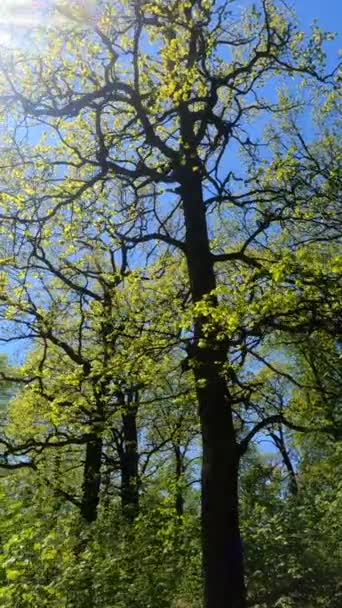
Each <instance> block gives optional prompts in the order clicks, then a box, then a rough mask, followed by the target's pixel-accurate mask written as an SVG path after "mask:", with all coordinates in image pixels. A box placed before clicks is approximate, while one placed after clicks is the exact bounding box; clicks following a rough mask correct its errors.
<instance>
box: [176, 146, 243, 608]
mask: <svg viewBox="0 0 342 608" xmlns="http://www.w3.org/2000/svg"><path fill="white" fill-rule="evenodd" d="M198 166H200V159H198V158H196V157H195V154H194V153H192V156H191V159H190V160H189V161H188V164H187V165H186V166H185V167H184V169H183V172H182V175H181V178H180V183H181V189H180V190H181V196H182V202H183V211H184V217H185V227H186V257H187V265H188V272H189V278H190V284H191V292H192V299H193V301H194V302H198V301H199V300H201V299H202V298H203V297H204V296H207V297H208V296H209V299H210V305H211V306H213V307H215V306H217V299H216V296H215V295H214V294H213V295H211V296H210V294H211V293H212V292H213V290H215V288H216V279H215V272H214V267H213V260H212V255H211V252H210V246H209V238H208V228H207V223H206V212H205V204H204V201H203V193H202V182H201V177H200V176H199V175H198ZM204 326H205V319H203V318H196V319H195V320H194V355H193V370H194V375H195V381H196V391H197V399H198V404H199V415H200V421H201V433H202V446H203V449H202V500H201V512H202V551H203V574H204V607H205V608H244V607H245V606H246V599H245V598H246V593H245V584H244V565H243V553H242V545H241V538H240V529H239V515H238V513H239V511H238V467H239V450H238V445H237V442H236V438H235V431H234V426H233V415H232V408H231V403H230V398H229V393H228V388H227V384H226V380H225V378H224V377H223V373H222V372H223V366H224V364H225V363H226V361H227V353H228V343H227V342H222V341H219V340H217V335H216V332H215V328H211V330H210V334H209V335H208V334H207V333H206V332H205V331H204ZM201 340H204V342H205V346H204V347H203V348H201V347H200V346H201V344H200V341H201Z"/></svg>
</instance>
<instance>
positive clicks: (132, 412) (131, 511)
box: [120, 394, 139, 521]
mask: <svg viewBox="0 0 342 608" xmlns="http://www.w3.org/2000/svg"><path fill="white" fill-rule="evenodd" d="M137 410H138V404H137V396H136V395H133V394H132V395H128V398H127V405H126V406H124V410H123V413H122V432H123V446H122V451H121V453H120V461H121V462H120V464H121V506H122V512H123V515H124V516H125V517H126V518H127V519H128V520H129V521H132V520H134V519H135V517H136V516H137V515H138V513H139V469H138V461H139V458H138V431H137Z"/></svg>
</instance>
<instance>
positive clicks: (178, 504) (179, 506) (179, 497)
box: [173, 443, 184, 521]
mask: <svg viewBox="0 0 342 608" xmlns="http://www.w3.org/2000/svg"><path fill="white" fill-rule="evenodd" d="M173 447H174V452H175V460H176V500H175V508H176V515H177V518H178V520H179V521H181V519H182V517H183V513H184V497H183V488H182V477H183V472H184V470H183V469H184V467H183V456H182V450H181V446H180V445H179V444H178V443H176V444H175V445H174V446H173Z"/></svg>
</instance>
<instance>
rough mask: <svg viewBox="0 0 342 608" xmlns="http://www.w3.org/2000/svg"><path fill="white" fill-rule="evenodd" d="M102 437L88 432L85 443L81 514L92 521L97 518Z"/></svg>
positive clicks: (88, 520) (89, 521)
mask: <svg viewBox="0 0 342 608" xmlns="http://www.w3.org/2000/svg"><path fill="white" fill-rule="evenodd" d="M101 457H102V439H101V437H98V436H97V435H96V433H90V434H89V436H88V441H87V443H86V455H85V463H84V477H83V485H82V500H81V515H82V517H83V518H84V519H85V520H86V521H87V522H88V523H92V522H93V521H95V520H96V518H97V506H98V503H99V498H100V484H101Z"/></svg>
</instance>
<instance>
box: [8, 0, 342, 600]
mask: <svg viewBox="0 0 342 608" xmlns="http://www.w3.org/2000/svg"><path fill="white" fill-rule="evenodd" d="M236 6H237V5H234V4H233V3H228V4H227V3H222V2H212V1H211V0H191V1H189V2H183V3H180V2H178V0H175V1H174V2H172V3H170V2H164V1H160V0H156V1H152V2H141V1H134V2H129V3H128V2H125V1H123V2H122V3H116V2H115V3H112V2H108V3H106V2H103V3H100V9H101V10H100V13H101V14H100V17H99V21H98V22H97V23H96V25H94V23H93V22H92V23H91V24H90V23H89V20H88V17H87V16H86V15H84V12H83V11H82V12H81V13H80V12H79V11H78V10H77V5H76V4H75V6H74V5H73V4H71V6H69V5H68V7H67V8H66V7H65V5H64V3H61V4H60V5H59V4H57V10H58V11H59V13H60V14H62V15H64V16H65V17H66V18H67V19H68V20H69V25H70V28H71V31H70V29H64V30H63V29H62V31H53V33H51V34H48V35H47V40H48V44H49V45H50V52H49V53H47V54H46V53H45V52H44V54H42V53H39V51H38V54H37V55H35V56H33V57H30V58H29V61H27V58H26V57H25V56H23V55H22V54H21V53H20V52H19V53H13V54H12V56H11V58H10V60H9V61H10V64H8V65H10V66H11V70H9V68H8V67H6V62H5V63H4V69H3V72H2V85H1V87H2V98H3V99H4V100H5V101H6V104H7V107H8V110H9V111H10V112H11V116H17V115H18V116H20V117H21V120H23V121H24V124H25V128H27V129H28V130H29V131H30V130H33V132H34V133H36V134H37V133H39V134H40V133H41V131H42V130H43V129H46V131H47V136H46V137H45V139H44V135H43V134H42V139H41V141H40V142H39V143H38V144H37V145H32V144H31V142H28V146H27V150H26V149H25V146H23V145H20V150H21V156H20V162H19V167H18V162H17V150H16V145H14V146H13V140H14V142H16V144H18V137H20V128H19V132H18V130H17V128H18V125H19V124H20V123H19V122H17V121H15V122H16V125H15V128H14V129H13V128H12V126H13V119H11V121H10V124H9V130H8V135H7V139H5V140H4V145H5V146H9V147H10V151H9V152H8V154H7V160H6V165H5V166H6V170H7V175H6V176H4V177H3V184H4V186H3V191H4V194H3V207H4V212H3V217H4V219H5V220H6V219H8V220H9V221H11V219H12V220H13V219H14V220H15V221H16V222H17V223H18V222H19V225H20V226H23V227H24V228H25V227H27V226H29V225H32V223H34V222H37V220H38V221H39V224H40V225H41V224H42V222H43V221H44V226H45V228H43V230H47V229H48V228H46V226H47V225H48V221H49V220H50V219H51V218H53V217H54V216H55V214H56V213H58V212H59V210H60V209H61V208H63V209H68V212H67V213H75V214H78V213H80V210H79V205H80V201H84V200H87V208H88V209H91V213H92V215H93V217H97V215H96V214H97V211H96V209H97V206H96V205H97V201H98V199H99V198H100V199H101V200H106V201H107V202H108V208H109V209H110V213H107V214H106V221H109V222H110V226H111V227H112V230H113V233H114V234H115V236H116V238H117V239H119V240H121V241H123V242H124V243H125V244H126V246H127V245H129V244H130V245H131V246H135V253H134V256H135V259H138V258H139V256H141V255H144V256H145V258H146V257H147V258H148V257H149V258H150V257H151V256H153V254H154V249H153V243H155V242H161V243H163V244H165V246H166V247H168V248H170V249H173V250H174V249H178V250H179V251H180V252H182V253H183V255H184V256H185V259H186V263H187V271H188V281H189V288H190V292H191V299H192V305H191V306H190V307H189V314H188V319H189V318H190V317H191V323H190V325H189V324H188V325H187V326H186V331H187V332H191V339H189V340H188V358H189V363H190V367H191V368H192V370H193V375H194V379H195V384H196V394H197V402H198V407H199V417H200V424H201V435H202V453H203V462H202V546H203V564H204V580H205V606H206V608H223V607H224V608H228V607H229V608H243V607H244V606H245V605H246V599H245V595H246V594H245V584H244V568H243V555H242V546H241V539H240V529H239V508H238V474H239V461H240V457H241V455H242V454H243V453H244V452H245V450H246V448H247V447H248V444H249V443H250V442H251V441H252V439H253V437H254V436H255V434H256V433H257V432H259V431H261V430H262V429H263V428H267V425H268V426H270V425H272V424H277V423H279V421H281V422H283V421H284V417H283V415H282V414H279V412H277V413H276V417H275V418H274V414H272V415H268V412H267V416H266V417H265V416H264V412H263V411H261V412H260V408H258V407H252V410H251V412H250V410H249V411H248V415H247V418H246V419H242V420H241V416H240V417H239V414H240V412H239V409H240V406H241V404H242V407H243V406H244V404H247V406H248V408H249V407H250V405H251V403H252V405H254V404H253V399H251V397H252V396H253V395H254V393H255V383H253V382H250V381H248V382H247V380H248V370H247V373H246V372H244V373H241V371H240V374H238V373H237V369H241V367H243V364H244V363H245V362H246V361H247V362H248V361H249V358H248V359H246V353H248V357H250V352H251V351H253V353H254V355H255V357H256V358H258V360H259V361H260V360H261V361H262V362H263V364H264V365H265V366H266V367H270V365H272V363H270V362H268V361H267V360H265V358H263V357H262V355H260V352H259V350H258V347H259V345H260V343H261V342H263V341H265V336H267V337H268V335H269V334H270V333H272V332H274V331H286V332H288V330H289V329H290V330H292V331H293V332H294V331H298V329H301V330H302V331H303V332H305V331H306V330H308V328H310V327H311V326H312V323H314V325H315V324H317V325H320V326H322V325H323V326H324V327H326V328H327V329H328V330H329V331H332V329H333V328H336V325H337V324H336V314H335V315H334V316H333V317H332V316H331V314H330V313H331V310H332V309H333V306H332V304H334V303H335V299H336V291H334V290H331V291H329V288H331V286H332V277H331V281H328V286H327V290H326V291H325V293H324V295H322V294H321V292H320V290H319V284H318V281H317V280H316V282H315V284H314V287H313V289H314V291H315V293H314V296H313V297H309V298H308V295H309V294H310V289H311V285H310V284H309V283H310V282H309V281H308V280H307V273H308V265H309V263H308V258H305V256H304V259H303V256H302V252H301V250H300V249H298V250H297V249H296V250H295V251H294V252H293V251H292V252H288V251H285V252H283V251H282V247H283V245H284V243H282V241H281V239H279V238H278V233H279V230H281V229H282V226H283V224H284V223H286V222H292V221H295V220H296V212H298V207H297V206H296V205H297V201H296V200H295V209H294V210H293V209H292V204H293V198H292V191H291V189H290V191H289V189H288V188H287V187H286V188H285V189H284V188H283V187H282V185H283V184H282V179H284V180H285V179H286V175H285V173H284V171H282V167H281V163H282V161H283V160H284V159H283V158H282V157H280V158H279V157H278V158H276V160H275V164H274V163H272V162H270V159H269V158H268V157H267V155H266V156H265V157H262V149H261V151H260V145H259V144H260V142H259V141H257V137H256V136H255V135H254V133H253V129H254V132H255V133H257V131H258V125H260V122H261V121H263V120H264V115H267V114H268V115H272V114H277V113H278V112H280V113H288V112H289V111H290V110H291V108H293V107H294V106H297V105H298V104H300V103H302V101H298V99H296V96H293V98H286V96H285V95H283V94H282V93H281V92H280V91H279V93H278V94H277V96H276V97H277V98H276V100H275V101H274V100H273V99H272V96H271V95H270V96H269V98H271V99H269V100H268V101H267V100H266V96H267V93H268V89H267V84H266V83H267V81H268V79H269V78H270V77H272V79H273V80H272V86H273V87H274V88H276V86H279V87H283V86H284V85H285V82H286V79H287V77H289V79H291V78H292V77H293V78H294V79H295V82H296V84H297V85H298V86H300V84H301V85H305V86H306V87H307V91H308V98H307V100H309V99H310V95H313V94H314V93H313V89H314V86H315V84H316V83H317V82H318V83H319V84H320V85H322V87H326V88H328V87H330V88H331V89H334V88H336V86H337V83H336V78H335V76H336V74H337V72H334V73H332V74H330V75H325V73H324V66H323V51H322V44H323V42H324V41H325V40H326V39H327V38H328V37H329V36H327V35H325V34H323V33H322V32H321V31H320V30H319V29H318V28H316V27H315V28H314V29H313V32H312V35H311V37H306V36H305V35H304V34H303V33H302V32H300V31H299V30H298V29H297V28H296V26H295V24H294V23H293V22H292V21H291V19H290V18H289V16H288V14H287V11H286V9H285V8H284V5H283V3H281V2H274V3H273V2H271V1H268V0H261V1H260V2H259V3H258V4H257V5H254V4H253V5H252V6H251V7H250V8H247V9H246V10H244V9H241V10H239V9H238V8H236ZM85 27H86V28H88V35H87V36H84V31H82V28H83V29H84V28H85ZM76 43H77V44H76ZM302 91H303V89H302ZM316 99H318V98H316ZM255 116H256V117H257V121H259V122H256V123H255V124H254V127H253V128H252V129H250V128H249V123H250V121H252V119H253V118H254V117H255ZM52 136H54V137H55V138H57V141H55V142H52ZM266 141H267V140H266ZM229 150H230V151H231V152H232V153H233V154H234V156H237V154H238V150H240V151H241V152H242V156H243V158H244V160H242V161H241V165H242V166H241V170H240V167H235V163H233V164H231V165H230V166H229V160H230V157H229ZM284 156H285V160H287V161H288V162H287V163H286V166H288V165H290V168H291V165H292V155H291V153H290V152H289V153H287V154H285V155H284ZM28 159H29V160H28ZM258 163H261V166H262V167H263V166H264V163H266V164H268V166H269V171H267V170H266V172H263V171H262V172H261V174H260V170H258V169H255V167H256V165H257V164H258ZM274 167H276V169H277V171H276V172H275V174H274ZM29 176H30V178H31V180H30V184H29V185H28V184H27V179H28V177H29ZM18 192H19V193H20V194H18ZM295 194H296V192H295ZM6 207H8V211H6ZM211 213H212V214H213V217H214V218H215V219H216V218H218V219H219V218H220V217H222V218H223V221H224V222H226V223H227V222H229V221H230V219H231V217H232V216H233V217H234V222H236V226H237V231H236V235H235V236H234V237H232V238H231V239H230V242H229V244H228V246H227V247H224V249H223V250H222V247H221V243H220V242H219V243H217V241H216V240H215V236H217V234H215V222H214V221H213V222H212V221H211V215H210V214H211ZM289 215H290V218H289ZM297 219H298V218H297ZM268 240H269V241H270V242H271V244H270V245H269V242H268ZM148 243H151V248H150V249H149V250H148V251H146V249H143V247H144V246H146V244H148ZM269 249H270V252H269ZM305 253H307V250H306V251H305ZM223 264H224V265H225V266H223ZM227 267H229V270H228V272H227V271H226V270H222V274H224V272H227V274H229V282H227V283H226V285H225V286H224V288H223V289H222V290H221V289H220V287H221V270H220V269H221V268H224V269H226V268H227ZM319 276H320V273H319V269H317V273H316V276H315V278H316V279H317V278H318V277H319ZM242 281H244V282H245V285H244V286H242ZM296 281H299V284H297V283H296ZM234 283H235V286H236V291H237V294H236V295H235V293H234V291H233V289H232V287H233V285H234ZM326 294H328V300H329V301H328V311H327V310H326V307H325V305H324V302H323V300H324V298H325V297H326ZM284 295H285V297H284ZM247 304H248V306H247ZM316 304H317V314H315V318H314V320H312V319H311V320H310V319H309V314H310V311H311V309H312V307H313V306H316ZM233 306H234V308H233ZM315 310H316V308H315ZM244 370H246V366H245V368H244ZM248 408H247V409H248ZM251 413H252V414H255V413H257V414H258V416H259V419H258V421H255V420H253V419H252V416H251ZM260 413H261V420H260ZM254 422H255V424H254ZM244 431H246V434H245V435H244V436H242V434H243V432H244ZM241 436H242V438H241V441H239V439H240V437H241Z"/></svg>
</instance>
